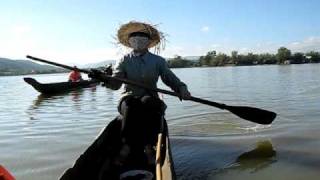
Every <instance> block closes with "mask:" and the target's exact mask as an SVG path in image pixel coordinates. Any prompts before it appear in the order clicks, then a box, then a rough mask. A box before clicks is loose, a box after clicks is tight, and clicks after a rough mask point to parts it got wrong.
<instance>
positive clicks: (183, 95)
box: [179, 86, 191, 101]
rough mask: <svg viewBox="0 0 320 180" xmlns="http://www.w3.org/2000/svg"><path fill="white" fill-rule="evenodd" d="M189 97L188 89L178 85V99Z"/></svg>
mask: <svg viewBox="0 0 320 180" xmlns="http://www.w3.org/2000/svg"><path fill="white" fill-rule="evenodd" d="M190 98H191V94H190V92H189V91H188V88H187V86H180V88H179V99H180V101H182V100H188V99H190Z"/></svg>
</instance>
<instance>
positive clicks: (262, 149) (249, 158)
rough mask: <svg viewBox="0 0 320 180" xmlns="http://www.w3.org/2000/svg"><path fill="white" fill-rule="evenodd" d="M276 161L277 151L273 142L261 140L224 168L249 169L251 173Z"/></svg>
mask: <svg viewBox="0 0 320 180" xmlns="http://www.w3.org/2000/svg"><path fill="white" fill-rule="evenodd" d="M276 161H277V160H276V151H275V150H274V149H273V146H272V144H271V142H270V141H261V142H258V143H257V146H256V148H254V149H253V150H251V151H248V152H244V153H242V154H241V155H240V156H238V158H237V160H236V161H235V162H234V163H233V164H232V165H231V166H230V167H228V168H225V169H224V170H230V169H233V170H234V169H238V170H249V171H250V172H251V173H255V172H257V171H259V170H262V169H264V168H266V167H268V166H269V165H271V164H272V163H274V162H276Z"/></svg>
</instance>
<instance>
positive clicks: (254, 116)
mask: <svg viewBox="0 0 320 180" xmlns="http://www.w3.org/2000/svg"><path fill="white" fill-rule="evenodd" d="M27 58H29V59H32V60H35V61H39V62H43V63H47V64H51V65H54V66H58V67H62V68H65V69H69V70H74V69H75V68H74V67H71V66H67V65H63V64H59V63H55V62H51V61H48V60H44V59H40V58H36V57H32V56H29V55H28V56H27ZM77 70H79V71H80V72H83V73H86V74H89V73H90V72H91V71H90V70H85V69H78V68H77ZM110 79H111V80H116V81H120V82H122V83H125V84H130V85H134V86H137V87H140V88H144V89H147V90H150V91H154V92H160V93H163V94H168V95H171V96H176V97H179V96H180V95H179V94H178V93H176V92H172V91H168V90H164V89H159V88H151V87H148V86H146V85H145V84H142V83H139V82H135V81H131V80H128V79H124V78H119V77H113V76H108V75H104V76H101V77H100V79H99V80H100V81H108V80H110ZM188 100H189V101H194V102H198V103H201V104H206V105H209V106H214V107H217V108H220V109H225V110H228V111H230V112H231V113H233V114H235V115H237V116H239V117H240V118H242V119H245V120H248V121H251V122H255V123H258V124H271V123H272V121H273V120H274V119H275V118H276V116H277V114H276V113H274V112H272V111H268V110H264V109H259V108H255V107H248V106H229V105H226V104H222V103H217V102H213V101H208V100H205V99H201V98H197V97H193V96H191V97H190V99H188Z"/></svg>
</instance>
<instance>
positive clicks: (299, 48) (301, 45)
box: [286, 37, 320, 52]
mask: <svg viewBox="0 0 320 180" xmlns="http://www.w3.org/2000/svg"><path fill="white" fill-rule="evenodd" d="M286 47H287V48H288V49H291V50H292V51H294V52H308V51H320V37H309V38H306V39H304V40H303V41H298V42H292V43H289V44H288V45H287V46H286Z"/></svg>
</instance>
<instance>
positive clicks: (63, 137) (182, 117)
mask: <svg viewBox="0 0 320 180" xmlns="http://www.w3.org/2000/svg"><path fill="white" fill-rule="evenodd" d="M174 72H175V73H176V74H177V75H178V76H179V77H180V78H181V79H182V80H183V81H185V82H186V84H188V86H189V89H190V91H191V93H192V95H193V96H196V97H200V98H205V99H208V100H212V101H216V102H221V103H225V104H228V105H245V106H253V107H259V108H264V109H268V110H271V111H275V112H276V113H278V117H277V118H276V119H275V121H274V122H273V124H272V125H267V126H263V125H257V124H254V123H251V122H248V121H245V120H243V119H240V118H238V117H236V116H234V115H232V114H231V113H229V112H227V111H223V110H219V109H216V108H213V107H209V106H206V105H202V104H198V103H193V102H188V101H184V102H180V101H179V100H177V99H176V98H174V97H170V96H167V95H164V97H163V98H164V101H165V102H166V104H167V105H168V109H167V112H166V118H167V121H168V125H169V130H170V135H171V146H172V151H173V159H174V163H175V167H176V173H177V176H178V179H215V180H222V179H225V180H230V179H239V180H247V179H257V180H258V179H259V180H261V179H262V180H263V179H268V180H269V179H290V180H293V179H297V180H298V179H319V177H320V111H319V109H320V64H305V65H287V66H277V65H271V66H251V67H218V68H190V69H174ZM28 77H34V78H36V79H37V80H38V81H40V82H57V81H64V80H65V79H66V78H67V74H50V75H29V76H28ZM22 78H23V76H15V77H0V164H2V165H4V166H5V167H7V168H8V169H9V170H10V171H11V172H12V173H13V174H14V175H15V176H16V177H17V179H18V180H19V179H21V180H35V179H39V180H54V179H58V178H59V177H60V175H61V174H62V173H63V172H64V170H65V169H66V168H69V167H71V166H72V164H73V163H74V161H75V160H76V159H77V157H78V156H79V155H80V154H81V153H82V152H83V151H84V150H85V149H86V148H87V147H88V146H89V145H90V144H91V143H92V142H93V141H94V139H95V137H96V136H97V135H98V134H99V132H100V131H101V130H102V128H104V127H105V126H106V125H107V124H108V123H109V122H110V121H111V120H112V119H113V118H114V117H115V116H116V115H117V111H116V107H117V103H118V99H119V97H120V91H111V90H109V89H105V88H104V87H101V86H99V87H96V88H88V89H83V90H80V91H75V92H70V93H67V94H64V95H58V96H52V97H42V96H40V95H39V93H38V92H37V91H35V90H34V89H33V88H32V87H31V86H29V85H28V84H26V83H24V81H23V79H22ZM159 85H160V87H162V88H164V86H163V84H161V83H160V84H159Z"/></svg>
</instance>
